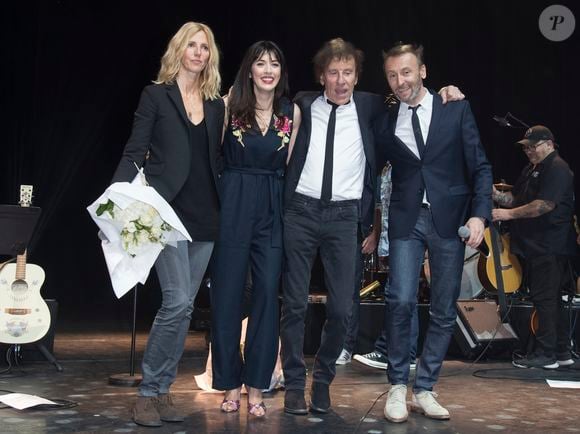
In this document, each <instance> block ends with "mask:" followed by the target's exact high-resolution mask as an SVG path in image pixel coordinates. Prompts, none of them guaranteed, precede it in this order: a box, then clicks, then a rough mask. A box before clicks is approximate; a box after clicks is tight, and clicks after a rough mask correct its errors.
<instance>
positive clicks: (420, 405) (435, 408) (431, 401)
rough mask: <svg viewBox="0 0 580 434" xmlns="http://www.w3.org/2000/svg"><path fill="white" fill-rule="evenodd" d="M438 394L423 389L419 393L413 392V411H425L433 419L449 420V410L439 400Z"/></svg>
mask: <svg viewBox="0 0 580 434" xmlns="http://www.w3.org/2000/svg"><path fill="white" fill-rule="evenodd" d="M436 396H437V394H436V393H435V392H431V391H429V390H423V391H421V392H419V393H413V398H412V400H411V411H416V412H419V413H423V414H424V415H425V416H427V417H430V418H431V419H439V420H447V419H449V412H448V411H447V409H446V408H445V407H443V406H442V405H441V404H439V403H438V402H437V400H436V399H435V397H436Z"/></svg>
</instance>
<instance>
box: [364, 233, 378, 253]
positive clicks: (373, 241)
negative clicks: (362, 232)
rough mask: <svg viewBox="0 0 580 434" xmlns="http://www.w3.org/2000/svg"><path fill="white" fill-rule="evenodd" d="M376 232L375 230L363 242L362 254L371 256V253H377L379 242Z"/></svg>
mask: <svg viewBox="0 0 580 434" xmlns="http://www.w3.org/2000/svg"><path fill="white" fill-rule="evenodd" d="M376 232H378V231H375V230H373V231H372V232H371V233H370V234H369V236H368V237H366V238H365V239H364V240H363V242H362V249H361V252H363V253H364V254H365V255H366V254H369V253H373V252H374V251H375V249H376V248H377V243H378V240H379V237H378V235H377V234H376Z"/></svg>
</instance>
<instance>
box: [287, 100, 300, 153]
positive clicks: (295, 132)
mask: <svg viewBox="0 0 580 434" xmlns="http://www.w3.org/2000/svg"><path fill="white" fill-rule="evenodd" d="M301 122H302V112H301V111H300V107H298V105H297V104H294V116H293V118H292V134H291V135H290V143H289V145H288V158H287V160H286V163H288V161H290V156H291V155H292V150H293V149H294V143H295V142H296V136H297V135H298V129H299V128H300V123H301Z"/></svg>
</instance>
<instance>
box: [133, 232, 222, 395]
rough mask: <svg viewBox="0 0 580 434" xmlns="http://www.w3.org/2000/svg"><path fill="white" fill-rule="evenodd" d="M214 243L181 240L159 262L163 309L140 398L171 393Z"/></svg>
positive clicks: (148, 352) (146, 357) (147, 357)
mask: <svg viewBox="0 0 580 434" xmlns="http://www.w3.org/2000/svg"><path fill="white" fill-rule="evenodd" d="M213 244H214V243H213V242H199V241H194V242H192V243H190V242H188V241H178V242H177V247H176V248H175V247H171V246H167V247H166V248H165V249H163V251H162V252H161V253H160V254H159V257H158V258H157V261H156V262H155V270H156V271H157V277H158V278H159V283H160V285H161V297H162V300H161V307H160V308H159V310H158V311H157V315H156V316H155V320H154V321H153V326H152V327H151V331H150V332H149V339H148V341H147V348H146V349H145V354H144V356H143V363H142V366H141V370H142V373H143V381H142V382H141V385H140V386H139V395H140V396H157V395H160V394H165V393H167V392H169V388H170V387H171V384H173V382H174V381H175V376H176V375H177V364H178V363H179V359H180V358H181V355H182V354H183V348H184V346H185V338H186V337H187V331H188V330H189V322H190V320H191V314H192V312H193V301H194V300H195V296H196V295H197V291H198V289H199V285H200V284H201V280H202V279H203V275H204V274H205V270H206V268H207V264H208V262H209V259H210V257H211V252H212V250H213Z"/></svg>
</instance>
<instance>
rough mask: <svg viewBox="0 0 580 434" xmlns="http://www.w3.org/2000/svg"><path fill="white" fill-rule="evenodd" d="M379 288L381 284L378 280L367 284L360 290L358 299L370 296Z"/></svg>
mask: <svg viewBox="0 0 580 434" xmlns="http://www.w3.org/2000/svg"><path fill="white" fill-rule="evenodd" d="M381 286H382V285H381V282H379V281H378V280H375V281H374V282H371V283H369V284H368V285H367V286H365V287H364V288H362V289H361V290H360V294H359V295H360V298H361V299H363V298H365V297H366V296H367V295H369V294H371V293H372V292H373V291H375V290H376V289H377V288H380V287H381Z"/></svg>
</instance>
